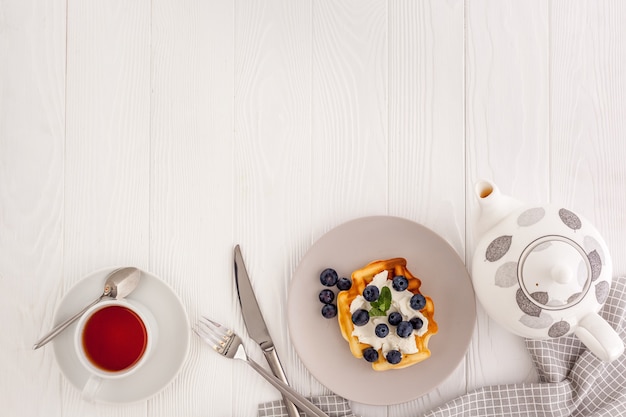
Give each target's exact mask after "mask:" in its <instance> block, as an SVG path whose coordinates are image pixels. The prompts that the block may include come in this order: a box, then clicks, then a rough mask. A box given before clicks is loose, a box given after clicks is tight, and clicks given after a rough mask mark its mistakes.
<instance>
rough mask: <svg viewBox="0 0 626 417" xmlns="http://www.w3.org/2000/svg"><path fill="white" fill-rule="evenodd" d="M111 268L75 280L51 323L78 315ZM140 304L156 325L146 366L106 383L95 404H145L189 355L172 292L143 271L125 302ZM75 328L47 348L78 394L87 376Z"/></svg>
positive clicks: (182, 316)
mask: <svg viewBox="0 0 626 417" xmlns="http://www.w3.org/2000/svg"><path fill="white" fill-rule="evenodd" d="M114 269H116V268H106V269H103V270H100V271H96V272H93V273H91V274H90V275H88V276H87V277H85V278H84V279H82V280H80V281H79V282H78V283H76V285H74V286H73V287H72V288H71V289H70V290H69V292H68V293H67V294H66V295H65V297H64V298H63V300H62V301H61V304H59V306H58V307H57V310H56V312H55V314H54V324H55V325H56V324H57V323H60V322H61V321H63V320H65V319H66V318H68V317H70V316H72V315H73V314H75V313H76V312H77V311H80V310H81V309H82V308H83V307H84V306H86V305H87V304H89V303H90V302H92V301H93V300H95V299H96V298H97V297H98V296H99V295H100V294H102V289H103V286H104V281H105V279H106V276H107V275H108V274H109V273H110V272H111V271H113V270H114ZM127 298H128V299H129V300H130V299H134V300H137V301H138V302H140V303H141V304H142V305H144V306H145V307H146V308H147V309H149V310H150V312H151V313H152V314H153V315H154V318H155V319H156V321H157V323H158V326H159V338H158V340H157V343H156V346H154V348H153V351H152V355H151V356H150V358H149V359H148V361H147V362H146V363H145V365H144V366H143V367H142V368H141V369H138V370H137V371H136V372H134V373H133V374H131V375H129V376H128V377H126V378H122V379H117V380H105V381H104V382H103V383H102V386H101V388H100V390H99V391H98V393H97V394H96V398H95V399H96V401H98V402H106V403H129V402H135V401H140V400H146V399H148V398H149V397H151V396H152V395H154V394H156V393H157V392H159V391H161V390H162V389H163V388H165V387H166V386H167V385H168V384H169V383H170V382H171V381H172V380H173V379H174V377H175V376H176V375H177V374H178V372H179V371H180V369H181V367H182V365H183V363H184V361H185V359H186V357H187V353H188V351H189V338H190V333H191V331H190V329H191V327H190V325H189V319H188V317H187V313H186V312H185V308H184V307H183V304H182V302H181V301H180V299H179V298H178V296H177V295H176V294H175V293H174V291H172V289H171V288H170V287H169V286H168V285H167V284H165V283H164V282H163V281H161V280H160V279H158V278H157V277H155V276H154V275H152V274H150V273H148V272H145V271H142V276H141V282H140V283H139V286H138V287H137V288H136V289H135V290H134V291H133V292H132V293H131V294H130V295H129V296H128V297H127ZM75 330H76V323H73V324H72V325H71V326H70V327H69V328H68V329H66V330H65V331H64V332H63V333H61V334H60V335H59V336H57V337H56V338H55V339H54V340H53V341H52V344H53V346H54V356H55V358H56V360H57V363H58V364H59V368H61V372H62V373H63V374H64V375H65V377H66V378H67V379H68V380H69V381H70V383H71V384H72V385H74V386H75V387H76V388H78V389H79V390H81V391H82V387H83V385H85V383H86V382H87V379H88V378H89V374H88V373H87V370H86V369H85V368H83V366H82V365H81V363H80V362H79V359H78V356H77V355H76V351H75V349H74V332H75Z"/></svg>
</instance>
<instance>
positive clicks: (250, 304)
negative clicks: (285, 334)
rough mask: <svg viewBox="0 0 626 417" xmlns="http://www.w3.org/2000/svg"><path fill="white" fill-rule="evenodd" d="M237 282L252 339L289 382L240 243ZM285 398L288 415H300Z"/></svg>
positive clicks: (242, 309)
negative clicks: (253, 285) (260, 306)
mask: <svg viewBox="0 0 626 417" xmlns="http://www.w3.org/2000/svg"><path fill="white" fill-rule="evenodd" d="M235 282H236V284H237V295H238V296H239V304H241V312H242V314H243V321H244V323H245V324H246V329H247V330H248V334H249V335H250V337H251V338H252V340H254V341H255V342H257V343H258V344H259V346H261V350H262V351H263V354H264V355H265V359H267V363H268V364H269V365H270V369H271V370H272V373H273V374H274V375H275V376H276V378H278V379H280V380H281V381H283V382H284V383H285V384H288V382H287V377H286V376H285V372H284V371H283V367H282V365H281V364H280V360H279V359H278V354H277V353H276V349H275V348H274V342H272V337H271V336H270V333H269V331H268V330H267V325H266V324H265V320H263V315H262V314H261V309H260V308H259V303H258V302H257V299H256V296H255V295H254V291H253V289H252V284H251V283H250V277H249V276H248V271H247V270H246V265H245V264H244V262H243V257H242V256H241V249H240V248H239V245H237V246H235ZM283 400H284V402H285V407H286V408H287V415H288V416H289V417H300V413H298V409H297V408H296V406H295V405H294V404H293V403H292V402H291V401H289V400H288V399H287V398H286V397H284V396H283Z"/></svg>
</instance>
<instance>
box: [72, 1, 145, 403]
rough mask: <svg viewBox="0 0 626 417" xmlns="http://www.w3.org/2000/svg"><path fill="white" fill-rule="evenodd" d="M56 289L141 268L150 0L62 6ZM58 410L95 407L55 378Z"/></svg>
mask: <svg viewBox="0 0 626 417" xmlns="http://www.w3.org/2000/svg"><path fill="white" fill-rule="evenodd" d="M67 19H68V20H67V21H68V24H67V33H68V35H67V96H66V100H67V103H66V109H67V111H66V126H67V127H66V134H65V145H66V149H65V201H64V208H65V224H64V225H65V227H64V232H65V246H64V253H63V262H64V265H65V279H64V285H65V288H64V291H67V289H68V288H69V286H71V285H73V284H75V283H76V282H78V280H80V279H81V278H82V277H84V276H85V275H86V274H88V273H90V272H91V271H93V270H96V269H101V268H104V267H107V266H114V265H134V266H136V267H139V268H143V269H148V265H149V249H150V245H149V231H150V230H149V214H150V210H149V207H150V206H149V205H150V199H149V196H150V195H149V192H150V177H149V175H150V170H149V165H150V153H149V151H150V2H149V1H145V0H144V1H132V2H127V1H113V2H105V3H103V2H99V1H69V2H68V4H67ZM61 398H62V401H63V407H64V409H63V414H64V415H67V416H71V415H86V414H89V415H102V416H108V415H115V416H124V415H128V416H131V415H143V414H146V412H147V404H146V403H145V402H143V403H137V404H133V405H129V406H126V407H113V408H110V407H99V406H97V405H93V404H89V403H86V402H85V401H83V400H82V399H81V398H80V394H79V393H78V391H77V390H76V389H75V388H74V387H73V386H71V385H69V383H68V382H67V381H65V380H64V390H63V393H62V397H61Z"/></svg>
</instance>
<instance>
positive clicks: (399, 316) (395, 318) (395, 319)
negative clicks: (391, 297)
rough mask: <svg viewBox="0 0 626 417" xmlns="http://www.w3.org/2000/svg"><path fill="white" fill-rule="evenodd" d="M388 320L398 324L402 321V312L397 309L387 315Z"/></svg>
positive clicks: (392, 323)
mask: <svg viewBox="0 0 626 417" xmlns="http://www.w3.org/2000/svg"><path fill="white" fill-rule="evenodd" d="M387 321H388V322H389V324H391V325H392V326H397V325H398V324H400V322H401V321H402V314H400V313H398V312H397V311H394V312H393V313H391V314H390V315H389V317H387Z"/></svg>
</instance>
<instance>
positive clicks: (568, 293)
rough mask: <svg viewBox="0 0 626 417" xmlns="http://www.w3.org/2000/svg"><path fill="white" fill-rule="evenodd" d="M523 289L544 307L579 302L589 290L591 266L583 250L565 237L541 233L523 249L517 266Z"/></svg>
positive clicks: (555, 307) (569, 305) (532, 299)
mask: <svg viewBox="0 0 626 417" xmlns="http://www.w3.org/2000/svg"><path fill="white" fill-rule="evenodd" d="M517 273H518V278H519V283H520V288H521V290H522V291H523V292H524V294H525V295H526V297H527V298H528V300H529V301H531V302H532V303H534V304H536V305H537V306H539V307H540V308H542V309H545V310H562V309H565V308H569V307H572V306H574V305H576V304H578V303H579V302H580V301H581V300H582V299H583V298H584V296H585V295H586V294H587V291H589V288H590V287H591V281H592V268H591V263H590V262H589V258H588V256H587V254H586V253H585V251H584V249H583V248H581V247H580V245H578V244H577V243H576V242H574V241H573V240H571V239H568V238H567V237H565V236H559V235H551V236H542V237H541V238H539V239H536V240H535V241H533V242H531V243H530V244H529V245H528V246H526V248H525V249H524V250H523V251H522V253H521V256H520V258H519V263H518V268H517Z"/></svg>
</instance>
